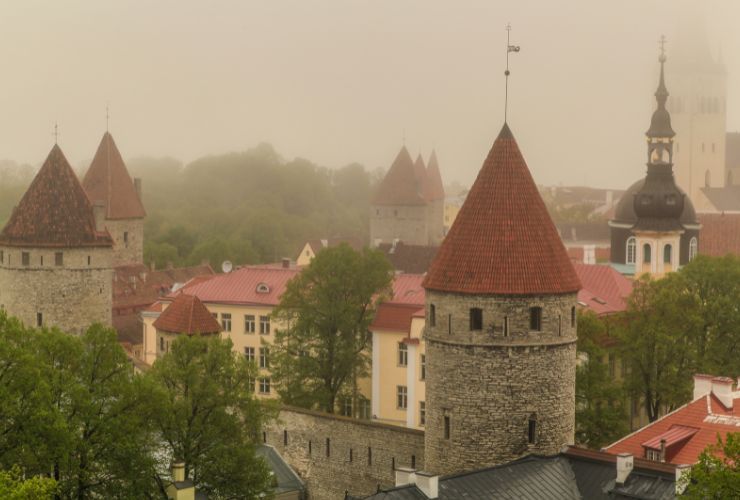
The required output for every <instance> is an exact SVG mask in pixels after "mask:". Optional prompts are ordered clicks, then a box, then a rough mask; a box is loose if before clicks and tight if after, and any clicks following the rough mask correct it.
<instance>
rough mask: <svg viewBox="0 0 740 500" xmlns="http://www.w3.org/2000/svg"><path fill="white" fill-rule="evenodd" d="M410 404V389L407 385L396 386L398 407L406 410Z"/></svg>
mask: <svg viewBox="0 0 740 500" xmlns="http://www.w3.org/2000/svg"><path fill="white" fill-rule="evenodd" d="M407 406H408V389H407V388H406V386H405V385H398V386H396V407H397V408H398V409H399V410H405V409H406V407H407Z"/></svg>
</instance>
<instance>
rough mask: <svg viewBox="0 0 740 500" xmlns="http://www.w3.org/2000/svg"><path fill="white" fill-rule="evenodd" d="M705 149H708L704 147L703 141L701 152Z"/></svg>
mask: <svg viewBox="0 0 740 500" xmlns="http://www.w3.org/2000/svg"><path fill="white" fill-rule="evenodd" d="M705 150H706V148H705V147H704V143H703V142H702V143H701V152H702V153H703V152H704V151H705ZM707 172H708V170H707Z"/></svg>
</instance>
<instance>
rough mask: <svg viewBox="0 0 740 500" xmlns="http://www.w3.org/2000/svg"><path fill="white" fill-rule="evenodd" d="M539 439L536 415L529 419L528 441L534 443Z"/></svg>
mask: <svg viewBox="0 0 740 500" xmlns="http://www.w3.org/2000/svg"><path fill="white" fill-rule="evenodd" d="M535 441H537V418H536V417H535V416H534V415H531V416H530V417H529V420H528V421H527V442H528V443H529V444H534V443H535Z"/></svg>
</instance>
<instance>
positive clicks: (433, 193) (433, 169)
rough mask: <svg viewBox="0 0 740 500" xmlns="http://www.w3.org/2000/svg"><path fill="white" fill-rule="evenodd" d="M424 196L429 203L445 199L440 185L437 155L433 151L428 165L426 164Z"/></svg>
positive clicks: (440, 175) (443, 190)
mask: <svg viewBox="0 0 740 500" xmlns="http://www.w3.org/2000/svg"><path fill="white" fill-rule="evenodd" d="M424 196H425V197H426V199H427V200H429V201H435V200H443V199H444V197H445V188H444V185H443V184H442V174H441V173H440V172H439V163H438V162H437V153H436V152H435V151H434V150H432V155H431V156H430V157H429V163H428V164H427V175H426V183H425V184H424Z"/></svg>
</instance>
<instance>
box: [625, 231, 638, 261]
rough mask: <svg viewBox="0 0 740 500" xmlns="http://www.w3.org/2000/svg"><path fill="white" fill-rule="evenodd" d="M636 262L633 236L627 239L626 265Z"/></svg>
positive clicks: (635, 241)
mask: <svg viewBox="0 0 740 500" xmlns="http://www.w3.org/2000/svg"><path fill="white" fill-rule="evenodd" d="M635 262H637V240H636V239H635V237H634V236H630V237H629V238H627V264H634V263H635Z"/></svg>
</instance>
